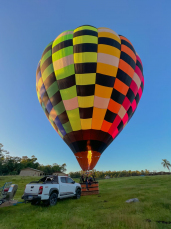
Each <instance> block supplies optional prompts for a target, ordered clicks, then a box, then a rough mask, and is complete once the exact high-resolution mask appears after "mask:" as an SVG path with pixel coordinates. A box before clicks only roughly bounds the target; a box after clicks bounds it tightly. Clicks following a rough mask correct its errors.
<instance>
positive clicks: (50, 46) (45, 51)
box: [42, 45, 52, 57]
mask: <svg viewBox="0 0 171 229" xmlns="http://www.w3.org/2000/svg"><path fill="white" fill-rule="evenodd" d="M51 49H52V45H49V46H48V47H47V48H46V49H45V50H44V52H43V54H42V57H43V56H44V55H45V54H46V53H47V52H48V51H49V50H51Z"/></svg>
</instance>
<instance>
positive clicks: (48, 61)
mask: <svg viewBox="0 0 171 229" xmlns="http://www.w3.org/2000/svg"><path fill="white" fill-rule="evenodd" d="M51 63H52V56H50V57H48V58H47V59H46V60H45V62H44V63H43V64H42V67H41V73H42V74H43V72H44V70H45V69H46V68H47V67H48V66H49V65H50V64H51Z"/></svg>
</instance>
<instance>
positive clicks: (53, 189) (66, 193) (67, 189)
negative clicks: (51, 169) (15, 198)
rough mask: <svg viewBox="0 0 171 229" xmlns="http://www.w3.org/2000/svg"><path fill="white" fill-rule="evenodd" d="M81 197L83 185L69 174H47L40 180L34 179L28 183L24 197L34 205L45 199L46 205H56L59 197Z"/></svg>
mask: <svg viewBox="0 0 171 229" xmlns="http://www.w3.org/2000/svg"><path fill="white" fill-rule="evenodd" d="M67 197H75V198H76V199H79V198H80V197H81V185H80V184H78V183H75V181H73V180H72V179H71V178H70V177H68V176H45V177H43V178H42V179H40V180H39V181H32V182H30V183H29V184H27V185H26V187H25V191H24V194H23V196H22V199H24V200H25V201H26V202H31V204H32V205H36V204H39V203H40V202H41V201H43V203H44V205H51V206H53V205H55V204H56V203H57V199H58V198H59V199H62V198H67Z"/></svg>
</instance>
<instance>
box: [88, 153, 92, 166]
mask: <svg viewBox="0 0 171 229" xmlns="http://www.w3.org/2000/svg"><path fill="white" fill-rule="evenodd" d="M87 159H88V170H90V165H91V161H92V152H91V150H88V153H87Z"/></svg>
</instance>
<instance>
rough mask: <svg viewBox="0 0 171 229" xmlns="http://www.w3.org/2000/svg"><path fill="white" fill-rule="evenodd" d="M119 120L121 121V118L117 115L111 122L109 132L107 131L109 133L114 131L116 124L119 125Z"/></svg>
mask: <svg viewBox="0 0 171 229" xmlns="http://www.w3.org/2000/svg"><path fill="white" fill-rule="evenodd" d="M120 121H121V118H120V117H119V115H117V116H116V118H115V120H114V122H113V123H112V125H111V127H110V129H109V132H108V133H109V134H110V135H112V134H113V133H114V131H115V129H116V128H117V126H118V125H119V123H120Z"/></svg>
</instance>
